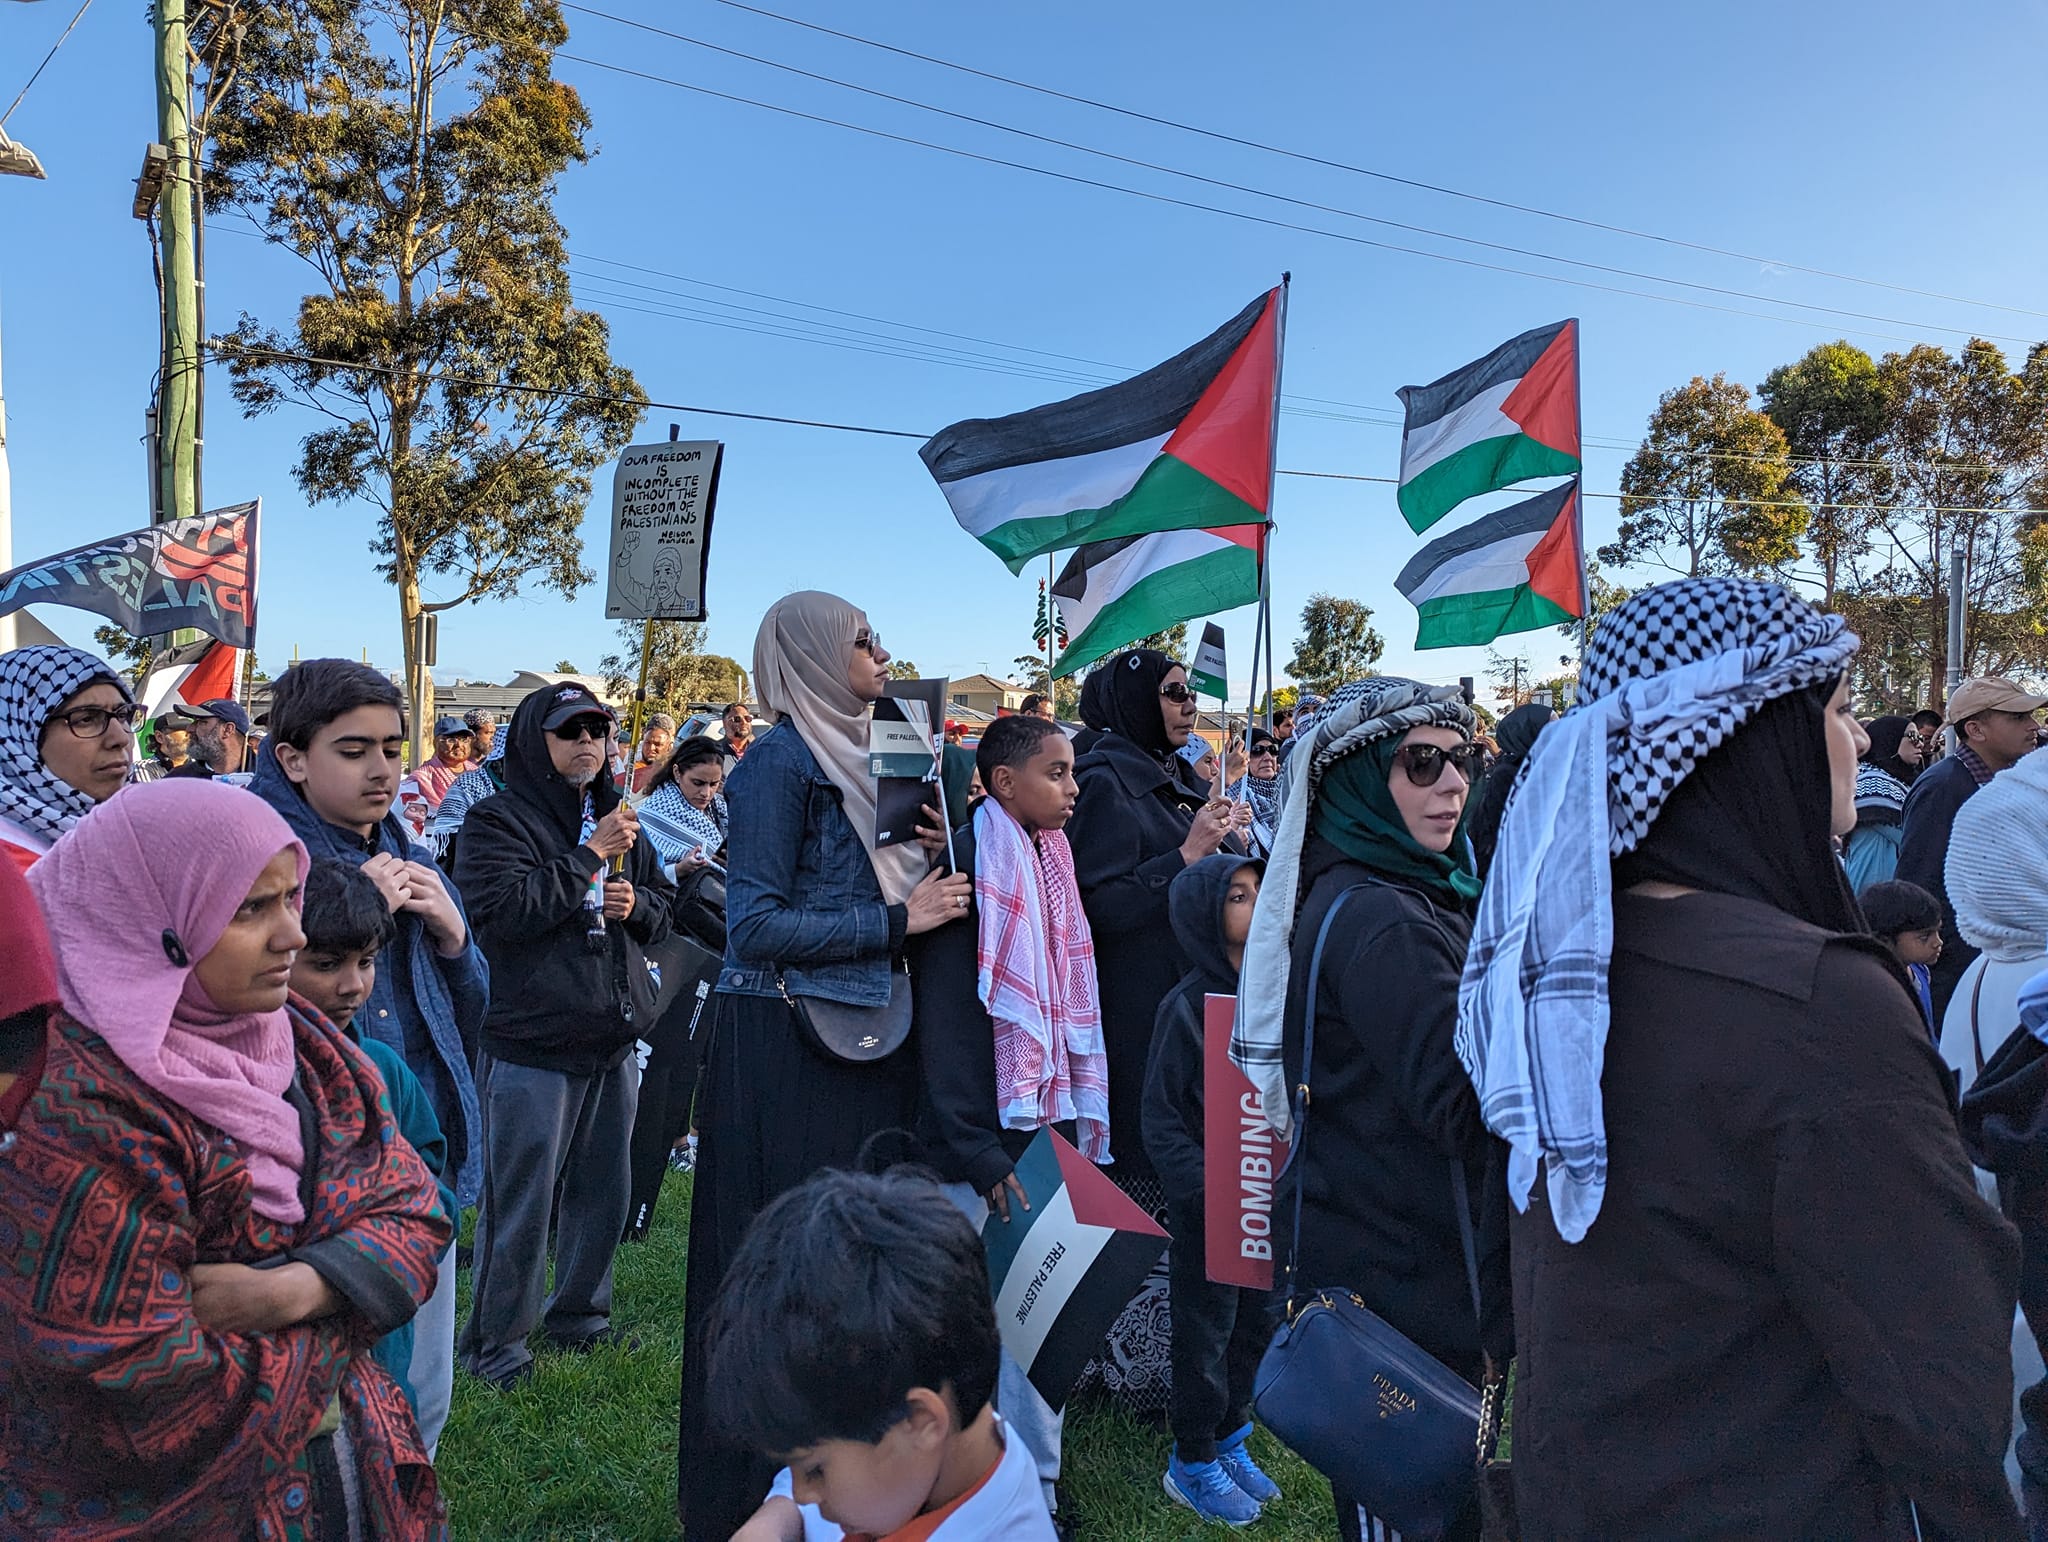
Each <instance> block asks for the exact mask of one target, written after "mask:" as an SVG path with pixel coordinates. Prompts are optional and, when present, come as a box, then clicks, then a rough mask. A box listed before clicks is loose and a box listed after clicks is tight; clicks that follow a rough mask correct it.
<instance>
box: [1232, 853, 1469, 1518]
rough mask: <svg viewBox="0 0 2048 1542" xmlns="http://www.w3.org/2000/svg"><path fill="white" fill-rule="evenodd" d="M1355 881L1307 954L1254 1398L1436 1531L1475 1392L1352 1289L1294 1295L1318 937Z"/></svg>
mask: <svg viewBox="0 0 2048 1542" xmlns="http://www.w3.org/2000/svg"><path fill="white" fill-rule="evenodd" d="M1360 887H1363V885H1358V886H1354V887H1353V888H1350V889H1346V890H1345V891H1344V892H1343V893H1341V894H1339V895H1338V896H1337V898H1336V900H1335V902H1333V903H1332V904H1331V906H1330V909H1329V911H1328V912H1327V913H1326V914H1325V915H1324V917H1323V924H1322V928H1321V930H1320V931H1318V932H1317V934H1316V945H1315V949H1314V952H1313V954H1312V956H1311V959H1310V963H1309V985H1308V1011H1307V1015H1306V1019H1305V1023H1304V1030H1303V1033H1302V1047H1301V1075H1302V1084H1301V1087H1300V1094H1299V1096H1298V1098H1297V1099H1296V1103H1295V1117H1294V1123H1295V1146H1294V1150H1293V1152H1292V1154H1291V1155H1290V1157H1289V1164H1290V1165H1297V1164H1300V1171H1299V1172H1298V1173H1297V1174H1296V1178H1295V1184H1294V1241H1293V1244H1292V1246H1291V1247H1290V1249H1289V1251H1288V1256H1287V1275H1286V1295H1287V1320H1286V1322H1285V1323H1284V1324H1283V1325H1282V1326H1281V1328H1280V1330H1279V1332H1278V1333H1277V1334H1276V1335H1275V1336H1274V1339H1273V1342H1272V1345H1271V1347H1269V1348H1268V1349H1267V1351H1266V1355H1265V1358H1264V1359H1263V1360H1261V1361H1260V1362H1259V1373H1258V1377H1257V1380H1256V1381H1255V1383H1254V1390H1253V1397H1252V1406H1253V1408H1254V1409H1255V1410H1256V1411H1257V1413H1258V1416H1259V1419H1260V1421H1261V1422H1263V1423H1264V1424H1265V1425H1266V1427H1267V1428H1268V1429H1270V1430H1272V1431H1273V1433H1274V1434H1276V1435H1278V1436H1279V1437H1280V1439H1281V1440H1283V1441H1284V1442H1286V1444H1287V1445H1288V1446H1289V1447H1290V1448H1292V1449H1293V1450H1294V1452H1295V1453H1296V1454H1297V1455H1299V1456H1300V1457H1301V1458H1302V1460H1304V1461H1305V1462H1307V1463H1308V1464H1309V1465H1310V1466H1311V1467H1313V1468H1315V1469H1316V1470H1317V1471H1318V1472H1320V1473H1322V1474H1323V1476H1324V1477H1326V1478H1328V1479H1329V1480H1330V1482H1331V1484H1332V1486H1334V1487H1335V1488H1336V1489H1337V1490H1338V1491H1339V1492H1340V1493H1345V1494H1349V1495H1351V1496H1353V1497H1355V1498H1356V1499H1357V1500H1358V1501H1359V1502H1361V1503H1362V1504H1363V1505H1364V1506H1365V1507H1366V1509H1367V1510H1369V1511H1370V1512H1371V1513H1372V1514H1373V1515H1374V1516H1375V1517H1377V1518H1378V1519H1380V1520H1383V1521H1385V1522H1387V1523H1388V1524H1389V1525H1391V1526H1393V1527H1395V1528H1396V1529H1397V1530H1399V1531H1400V1532H1401V1534H1402V1535H1403V1536H1435V1535H1438V1534H1439V1533H1441V1532H1442V1531H1444V1530H1445V1529H1446V1528H1447V1527H1448V1526H1450V1524H1451V1523H1452V1522H1453V1521H1455V1520H1456V1519H1457V1518H1458V1516H1459V1515H1460V1514H1461V1513H1463V1511H1464V1510H1465V1508H1466V1506H1467V1505H1469V1504H1470V1503H1471V1502H1472V1498H1473V1494H1474V1490H1475V1469H1474V1453H1475V1452H1476V1451H1477V1450H1478V1449H1479V1446H1480V1433H1481V1432H1480V1393H1479V1389H1478V1388H1476V1387H1474V1386H1473V1385H1472V1384H1471V1383H1470V1382H1468V1381H1466V1380H1465V1378H1464V1377H1462V1376H1460V1375H1458V1374H1457V1373H1456V1372H1455V1371H1453V1370H1451V1368H1450V1367H1449V1366H1447V1365H1445V1364H1443V1362H1441V1361H1440V1360H1438V1359H1436V1358H1435V1356H1433V1355H1430V1354H1428V1353H1426V1352H1425V1351H1423V1350H1422V1349H1420V1348H1418V1347H1417V1346H1416V1344H1415V1342H1414V1341H1413V1340H1412V1339H1410V1338H1409V1337H1408V1336H1407V1335H1406V1334H1404V1333H1402V1332H1401V1331H1400V1330H1399V1329H1397V1328H1395V1327H1394V1326H1393V1325H1392V1324H1391V1323H1389V1322H1387V1321H1386V1319H1385V1318H1383V1317H1381V1316H1379V1315H1378V1314H1377V1313H1375V1312H1374V1311H1372V1310H1371V1309H1370V1308H1369V1307H1367V1306H1366V1304H1365V1301H1364V1299H1363V1298H1362V1297H1360V1296H1359V1295H1357V1294H1356V1293H1355V1292H1352V1291H1349V1290H1345V1289H1343V1288H1341V1287H1338V1286H1330V1287H1327V1288H1324V1289H1319V1290H1317V1291H1316V1292H1314V1293H1313V1294H1312V1295H1309V1296H1308V1297H1307V1298H1306V1299H1302V1300H1297V1298H1296V1296H1295V1268H1296V1265H1297V1263H1298V1261H1299V1259H1300V1255H1301V1200H1302V1190H1303V1187H1304V1185H1305V1183H1306V1177H1307V1168H1306V1165H1305V1164H1304V1163H1303V1156H1304V1153H1305V1152H1306V1151H1307V1149H1308V1110H1309V1086H1308V1079H1309V1077H1310V1075H1311V1074H1312V1070H1313V1067H1314V1064H1315V1042H1316V1037H1315V1036H1316V1001H1317V998H1318V997H1319V996H1320V995H1321V994H1322V992H1321V990H1320V988H1319V985H1320V980H1321V975H1322V962H1323V946H1324V944H1325V943H1327V942H1328V941H1329V937H1330V925H1331V923H1332V922H1333V921H1335V920H1336V919H1337V912H1338V911H1340V910H1342V909H1343V908H1344V902H1345V901H1346V900H1347V899H1349V898H1350V897H1351V896H1352V895H1353V894H1355V893H1356V892H1357V890H1358V888H1360ZM1448 1165H1449V1167H1450V1169H1451V1189H1452V1193H1453V1195H1454V1196H1455V1199H1456V1205H1457V1211H1458V1238H1459V1241H1460V1242H1461V1243H1462V1244H1463V1246H1464V1250H1465V1276H1466V1281H1467V1283H1468V1284H1469V1285H1470V1287H1471V1291H1472V1313H1473V1316H1474V1317H1478V1316H1479V1256H1478V1249H1477V1246H1476V1245H1475V1243H1474V1241H1473V1237H1472V1215H1471V1204H1470V1196H1469V1194H1468V1191H1467V1185H1466V1181H1465V1169H1464V1167H1463V1165H1462V1164H1461V1163H1459V1162H1457V1161H1451V1162H1449V1164H1448Z"/></svg>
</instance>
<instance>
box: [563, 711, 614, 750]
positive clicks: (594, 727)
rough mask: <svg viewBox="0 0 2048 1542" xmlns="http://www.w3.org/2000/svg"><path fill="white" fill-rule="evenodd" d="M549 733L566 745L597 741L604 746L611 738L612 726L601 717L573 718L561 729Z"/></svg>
mask: <svg viewBox="0 0 2048 1542" xmlns="http://www.w3.org/2000/svg"><path fill="white" fill-rule="evenodd" d="M549 732H551V733H552V734H553V735H554V736H555V737H556V738H557V739H560V740H561V741H562V742H563V743H564V744H574V743H575V742H576V741H577V740H579V739H595V740H596V741H597V742H598V743H599V744H602V743H604V741H605V739H606V738H607V737H609V736H610V733H611V724H609V723H607V722H606V721H605V720H604V719H603V718H601V717H572V718H570V719H569V721H568V722H566V723H564V724H563V725H562V726H561V727H560V728H554V729H550V730H549Z"/></svg>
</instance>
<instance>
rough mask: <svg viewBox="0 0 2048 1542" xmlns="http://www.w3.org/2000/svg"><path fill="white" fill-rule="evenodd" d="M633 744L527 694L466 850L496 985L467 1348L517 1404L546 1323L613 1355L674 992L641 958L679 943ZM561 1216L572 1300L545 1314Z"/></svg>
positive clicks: (576, 694)
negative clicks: (623, 795) (639, 1047)
mask: <svg viewBox="0 0 2048 1542" xmlns="http://www.w3.org/2000/svg"><path fill="white" fill-rule="evenodd" d="M617 728H618V723H617V719H616V718H615V717H614V716H613V714H612V710H611V708H610V707H608V706H606V705H605V704H604V702H602V701H600V700H599V699H598V698H597V697H596V696H594V695H592V694H591V692H590V691H589V690H587V689H586V688H584V687H583V686H580V685H573V684H564V685H550V686H544V687H542V688H541V689H540V690H537V691H534V692H533V693H532V694H530V695H528V696H527V697H526V698H525V699H524V700H523V701H521V702H520V704H519V707H518V710H517V711H515V712H514V713H513V715H512V723H511V726H510V727H509V728H508V729H507V730H506V746H505V787H504V790H503V791H502V792H501V793H499V794H498V795H497V796H496V797H493V798H486V799H485V800H484V801H483V802H481V803H479V804H477V805H476V806H475V808H473V809H472V810H471V811H470V813H469V815H468V817H467V819H466V820H465V821H464V823H463V827H462V841H461V845H460V846H459V848H458V849H457V851H456V857H455V866H456V873H457V875H458V877H457V882H458V883H459V885H460V886H461V888H462V891H463V893H464V895H465V896H466V897H467V898H468V901H469V904H470V906H471V915H472V916H473V918H474V921H473V925H474V928H475V931H476V939H477V943H478V945H479V946H480V947H482V949H483V951H484V957H485V958H486V959H487V960H488V961H489V962H490V965H491V978H492V991H491V1007H490V1012H489V1014H488V1015H487V1016H486V1017H485V1018H484V1026H483V1045H482V1053H481V1055H480V1056H479V1059H478V1064H477V1076H476V1082H477V1096H478V1101H479V1102H480V1104H481V1105H482V1110H483V1121H482V1122H483V1148H484V1191H483V1200H482V1204H481V1207H480V1209H479V1211H478V1215H477V1227H476V1272H475V1295H474V1304H473V1306H472V1308H471V1311H470V1317H469V1322H468V1325H467V1326H466V1327H465V1328H464V1330H463V1335H462V1342H461V1344H460V1345H459V1346H458V1347H459V1351H460V1353H461V1356H462V1359H463V1363H464V1364H465V1365H466V1366H467V1367H468V1368H469V1370H470V1372H471V1374H473V1375H475V1376H479V1377H481V1378H483V1379H484V1380H485V1381H488V1382H490V1383H491V1384H492V1385H493V1386H496V1387H498V1388H500V1389H507V1388H510V1387H513V1386H517V1385H518V1384H519V1383H521V1382H524V1381H526V1380H527V1379H528V1378H529V1377H531V1376H532V1374H533V1355H532V1353H531V1351H530V1350H529V1349H528V1348H527V1344H526V1341H527V1338H528V1336H529V1335H530V1334H531V1333H532V1332H533V1329H534V1327H535V1326H536V1324H537V1325H538V1326H540V1327H541V1328H542V1330H543V1331H544V1333H545V1335H546V1337H547V1340H548V1342H549V1343H551V1344H552V1345H553V1346H555V1347H556V1348H558V1349H562V1350H567V1351H571V1352H580V1351H583V1350H588V1349H591V1348H594V1347H596V1346H597V1345H600V1344H605V1343H609V1342H611V1341H612V1338H613V1333H612V1327H611V1296H612V1253H613V1250H614V1249H615V1248H616V1247H617V1245H618V1241H619V1238H620V1236H621V1235H622V1234H623V1232H624V1231H625V1226H626V1211H627V1208H628V1205H629V1203H630V1201H631V1190H632V1175H631V1170H630V1159H629V1148H630V1142H631V1140H632V1134H633V1114H634V1110H635V1106H636V1104H637V1101H638V1094H639V1076H638V1070H637V1067H636V1066H635V1064H634V1061H633V1044H634V1041H635V1040H636V1039H637V1038H639V1037H640V1036H641V1035H642V1034H644V1033H646V1032H648V1031H649V1030H650V1029H652V1028H653V1026H654V998H655V991H656V989H657V983H656V979H655V977H654V975H653V974H652V973H651V972H650V971H649V969H648V963H647V956H646V953H645V951H644V950H645V949H646V948H648V947H651V946H652V945H653V944H655V943H658V942H660V941H661V940H662V939H663V938H664V937H666V936H667V935H668V931H669V907H670V904H671V903H672V901H673V900H674V897H675V891H674V889H672V888H671V887H670V886H669V883H668V881H667V880H666V879H665V878H663V877H662V875H661V867H660V862H659V859H658V858H657V857H656V855H655V852H654V848H653V846H652V845H651V844H650V843H645V842H642V841H641V840H640V839H639V834H640V822H639V820H638V818H636V817H635V815H634V813H633V810H632V809H630V808H628V807H627V806H626V805H625V804H624V803H623V802H622V801H621V800H620V797H619V790H618V788H617V786H616V785H614V783H613V781H612V779H611V777H610V776H609V775H607V774H605V773H606V771H607V769H608V768H609V767H610V765H611V762H612V756H613V754H614V752H615V749H616V745H615V742H614V736H615V734H616V732H617ZM471 885H474V886H475V887H474V888H473V889H472V888H471ZM558 1195H559V1205H557V1203H556V1200H557V1196H558ZM551 1212H553V1213H555V1215H556V1216H557V1223H556V1228H555V1288H554V1293H553V1294H552V1295H550V1296H548V1297H547V1299H546V1300H545V1301H543V1300H542V1295H543V1291H544V1288H545V1283H546V1278H547V1242H548V1222H549V1216H550V1213H551Z"/></svg>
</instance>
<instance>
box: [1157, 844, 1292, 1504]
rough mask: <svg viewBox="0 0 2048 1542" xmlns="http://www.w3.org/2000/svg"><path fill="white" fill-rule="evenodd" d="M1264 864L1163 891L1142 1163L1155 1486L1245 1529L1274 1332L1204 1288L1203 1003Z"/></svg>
mask: <svg viewBox="0 0 2048 1542" xmlns="http://www.w3.org/2000/svg"><path fill="white" fill-rule="evenodd" d="M1264 871H1265V866H1264V864H1263V863H1259V862H1247V861H1245V859H1244V858H1243V857H1235V856H1227V855H1218V856H1213V857H1204V858H1203V859H1202V860H1201V861H1199V862H1197V863H1195V865H1194V866H1192V867H1189V868H1186V869H1184V870H1182V872H1181V873H1180V874H1179V875H1178V876H1177V877H1176V878H1175V879H1174V880H1173V886H1172V887H1171V888H1170V889H1168V890H1167V894H1166V902H1167V914H1168V917H1169V919H1171V921H1172V923H1173V934H1174V938H1175V940H1177V941H1178V942H1179V943H1180V946H1181V951H1182V952H1183V953H1184V954H1186V956H1187V957H1188V959H1189V960H1190V961H1191V963H1192V965H1193V967H1192V968H1190V969H1189V971H1188V972H1187V974H1186V975H1184V976H1183V977H1182V978H1181V982H1180V984H1179V985H1177V986H1175V987H1174V989H1173V992H1172V994H1171V995H1169V996H1167V998H1166V999H1165V1000H1164V1001H1162V1002H1160V1004H1159V1016H1158V1018H1157V1019H1156V1021H1155V1023H1154V1025H1153V1031H1152V1054H1151V1058H1150V1060H1148V1061H1147V1063H1146V1066H1145V1101H1144V1105H1143V1106H1144V1135H1145V1153H1146V1155H1148V1156H1149V1157H1151V1158H1152V1165H1153V1166H1154V1167H1155V1168H1157V1169H1158V1171H1159V1182H1160V1186H1161V1187H1162V1188H1164V1189H1165V1190H1166V1213H1167V1230H1168V1231H1169V1232H1171V1233H1172V1234H1173V1244H1172V1247H1171V1248H1170V1249H1169V1250H1168V1257H1167V1270H1168V1274H1169V1279H1170V1284H1171V1288H1172V1292H1173V1295H1172V1301H1173V1402H1172V1407H1171V1411H1170V1419H1171V1423H1172V1425H1173V1454H1172V1455H1171V1456H1170V1457H1169V1458H1168V1459H1167V1463H1166V1478H1165V1486H1166V1492H1167V1494H1168V1495H1169V1496H1170V1497H1171V1498H1172V1499H1173V1500H1174V1501H1175V1502H1176V1503H1178V1504H1183V1505H1186V1506H1187V1507H1188V1508H1189V1509H1190V1510H1193V1511H1194V1512H1195V1513H1196V1514H1197V1515H1200V1516H1201V1517H1202V1518H1203V1519H1204V1520H1211V1521H1222V1522H1223V1523H1224V1524H1225V1525H1229V1526H1245V1525H1249V1524H1250V1523H1251V1522H1253V1521H1255V1520H1257V1519H1258V1518H1259V1507H1260V1506H1261V1505H1263V1504H1264V1503H1265V1502H1266V1501H1267V1500H1269V1499H1273V1498H1275V1497H1276V1496H1277V1495H1278V1494H1279V1492H1280V1490H1279V1489H1278V1488H1277V1487H1276V1486H1275V1485H1274V1483H1273V1480H1272V1479H1271V1478H1269V1477H1267V1476H1266V1475H1265V1474H1264V1473H1263V1472H1261V1471H1259V1468H1258V1465H1257V1464H1256V1463H1255V1462H1253V1461H1252V1458H1251V1453H1250V1452H1249V1451H1247V1450H1246V1449H1245V1441H1246V1439H1247V1438H1248V1437H1249V1436H1250V1434H1251V1432H1252V1415H1251V1403H1252V1380H1253V1378H1254V1377H1255V1376H1256V1375H1257V1374H1258V1369H1259V1358H1260V1356H1262V1355H1263V1354H1264V1353H1265V1352H1266V1344H1267V1341H1268V1340H1269V1339H1270V1338H1271V1337H1272V1334H1273V1326H1272V1322H1271V1319H1270V1317H1269V1316H1268V1314H1267V1311H1266V1293H1265V1292H1264V1291H1256V1290H1246V1289H1244V1288H1243V1287H1241V1286H1237V1285H1217V1284H1214V1283H1212V1282H1211V1281H1210V1279H1209V1273H1208V1267H1207V1253H1206V1247H1205V1241H1204V1235H1203V1233H1204V1215H1203V1191H1204V1187H1205V1184H1204V1174H1203V1168H1202V1108H1203V1102H1202V1082H1203V1067H1204V1056H1203V1041H1204V1036H1205V1027H1204V1022H1203V1018H1204V1014H1205V1009H1206V1004H1205V1002H1204V1001H1203V998H1204V997H1205V996H1208V995H1218V996H1234V995H1236V994H1237V983H1238V971H1239V970H1241V969H1242V968H1243V967H1244V944H1245V939H1246V938H1247V937H1249V936H1250V935H1251V927H1252V909H1253V907H1254V906H1255V905H1257V903H1258V899H1259V878H1260V875H1261V874H1262V873H1263V872H1264Z"/></svg>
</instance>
